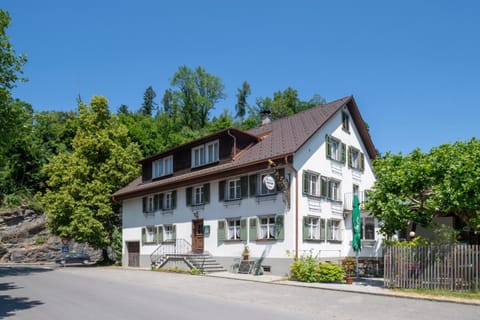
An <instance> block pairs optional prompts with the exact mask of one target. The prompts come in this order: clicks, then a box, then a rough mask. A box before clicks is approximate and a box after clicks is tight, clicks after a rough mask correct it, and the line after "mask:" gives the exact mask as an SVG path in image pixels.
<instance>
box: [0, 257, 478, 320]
mask: <svg viewBox="0 0 480 320" xmlns="http://www.w3.org/2000/svg"><path fill="white" fill-rule="evenodd" d="M479 318H480V307H479V306H472V305H462V304H456V303H448V302H437V301H427V300H413V299H404V298H396V297H384V296H374V295H366V294H357V293H347V292H336V291H327V290H319V289H311V288H299V287H291V286H284V285H275V284H271V283H267V284H266V283H256V282H248V281H239V280H231V279H222V278H214V277H203V276H190V275H182V274H170V273H168V274H167V273H160V272H151V271H141V270H138V271H137V270H125V269H116V268H96V267H83V268H81V267H78V268H75V267H67V268H57V269H49V268H40V267H7V266H0V319H29V320H30V319H35V320H42V319H48V320H52V319H68V320H76V319H82V320H85V319H105V320H110V319H111V320H120V319H174V320H177V319H178V320H182V319H197V320H200V319H201V320H203V319H208V320H216V319H222V320H236V319H242V320H245V319H248V320H255V319H262V320H270V319H272V320H282V319H369V320H373V319H382V320H383V319H402V320H405V319H415V320H416V319H428V320H431V319H435V320H442V319H448V320H451V319H479Z"/></svg>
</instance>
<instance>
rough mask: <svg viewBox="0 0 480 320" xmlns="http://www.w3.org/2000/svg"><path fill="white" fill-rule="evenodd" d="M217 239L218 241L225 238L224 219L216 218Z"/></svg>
mask: <svg viewBox="0 0 480 320" xmlns="http://www.w3.org/2000/svg"><path fill="white" fill-rule="evenodd" d="M217 240H218V241H223V240H225V221H224V220H218V228H217Z"/></svg>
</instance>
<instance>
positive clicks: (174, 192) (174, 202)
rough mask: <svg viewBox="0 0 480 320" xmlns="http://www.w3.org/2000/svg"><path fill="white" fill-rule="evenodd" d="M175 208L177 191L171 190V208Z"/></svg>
mask: <svg viewBox="0 0 480 320" xmlns="http://www.w3.org/2000/svg"><path fill="white" fill-rule="evenodd" d="M176 208H177V191H176V190H174V191H172V209H176Z"/></svg>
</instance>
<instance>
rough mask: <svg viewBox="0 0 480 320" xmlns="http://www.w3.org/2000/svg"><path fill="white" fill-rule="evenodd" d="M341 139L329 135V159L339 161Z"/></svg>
mask: <svg viewBox="0 0 480 320" xmlns="http://www.w3.org/2000/svg"><path fill="white" fill-rule="evenodd" d="M341 144H342V143H341V141H340V140H338V139H336V138H334V137H330V155H331V159H332V160H335V161H341V160H342V159H341V148H342V146H341Z"/></svg>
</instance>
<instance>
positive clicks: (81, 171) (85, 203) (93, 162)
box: [41, 96, 141, 259]
mask: <svg viewBox="0 0 480 320" xmlns="http://www.w3.org/2000/svg"><path fill="white" fill-rule="evenodd" d="M78 113H79V128H78V130H77V133H76V135H75V137H74V139H73V142H72V146H73V149H72V150H73V151H72V152H63V153H60V154H58V155H57V156H54V157H53V158H52V159H51V161H50V163H49V164H47V165H46V166H45V167H44V170H45V173H46V175H47V177H48V181H47V187H48V188H47V191H46V192H45V193H44V194H43V196H42V197H41V201H42V203H43V205H44V207H45V213H46V214H47V215H48V227H49V230H50V232H51V233H52V234H55V235H58V236H60V237H62V238H68V239H74V240H76V241H78V242H86V243H89V244H90V245H91V246H92V247H94V248H98V249H103V254H104V259H108V255H107V250H106V248H107V246H109V245H110V244H111V243H112V235H113V232H114V229H115V227H118V226H119V225H120V217H119V204H118V203H114V202H113V201H112V199H111V195H112V194H113V192H115V191H116V190H118V189H119V188H121V187H123V186H125V185H126V184H127V183H129V182H130V181H132V180H133V179H134V178H136V177H137V176H138V175H139V167H138V166H137V165H136V161H137V160H138V159H140V156H141V154H140V150H139V148H138V146H137V145H136V144H134V143H132V142H131V141H130V139H129V137H128V132H127V129H126V127H125V126H123V125H121V124H120V123H119V122H118V121H117V118H116V116H113V115H112V114H110V112H109V110H108V102H107V99H105V98H104V97H98V96H95V97H93V98H92V100H91V101H90V104H89V105H86V104H84V103H80V104H79V107H78Z"/></svg>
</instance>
